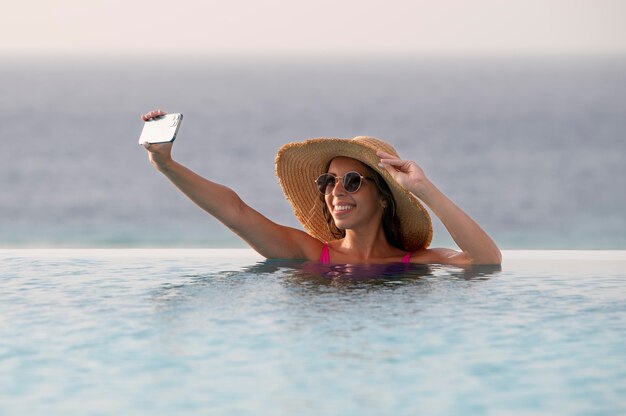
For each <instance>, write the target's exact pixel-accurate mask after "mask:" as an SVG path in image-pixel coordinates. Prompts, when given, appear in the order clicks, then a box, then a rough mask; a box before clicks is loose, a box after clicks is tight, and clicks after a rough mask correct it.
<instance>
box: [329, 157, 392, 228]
mask: <svg viewBox="0 0 626 416" xmlns="http://www.w3.org/2000/svg"><path fill="white" fill-rule="evenodd" d="M347 172H358V173H360V174H361V175H363V176H365V177H370V176H371V175H370V173H369V171H368V169H367V168H366V166H365V165H364V164H363V163H361V162H359V161H358V160H355V159H351V158H348V157H337V158H335V159H333V160H332V161H331V162H330V165H329V166H328V173H331V174H333V175H335V176H340V177H343V175H345V174H346V173H347ZM325 200H326V205H327V207H328V210H329V212H330V214H331V215H332V217H333V219H334V220H335V225H336V226H337V228H339V229H341V230H348V229H355V228H358V227H361V226H364V225H370V226H371V223H372V221H377V222H380V221H381V219H382V215H383V210H384V208H383V202H382V198H381V196H380V194H379V192H378V189H377V188H376V184H375V182H374V181H371V180H367V179H363V182H362V183H361V187H360V188H359V190H358V191H356V192H354V193H349V192H347V191H346V190H345V189H344V187H343V184H342V181H341V180H338V181H337V183H336V184H335V187H334V189H333V190H332V192H331V193H330V194H328V195H326V196H325Z"/></svg>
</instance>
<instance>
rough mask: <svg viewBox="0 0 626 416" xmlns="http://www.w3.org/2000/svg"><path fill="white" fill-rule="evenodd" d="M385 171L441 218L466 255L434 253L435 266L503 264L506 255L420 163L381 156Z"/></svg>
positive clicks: (449, 252)
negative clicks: (503, 256)
mask: <svg viewBox="0 0 626 416" xmlns="http://www.w3.org/2000/svg"><path fill="white" fill-rule="evenodd" d="M376 154H377V155H378V157H380V158H381V160H380V162H381V164H382V166H383V167H385V168H386V169H387V171H388V172H389V173H390V174H391V175H392V176H393V178H394V179H395V180H396V181H397V182H398V183H399V184H400V185H402V186H403V187H404V188H405V189H407V190H409V191H410V192H412V193H413V194H414V195H415V196H417V197H418V198H419V199H421V200H422V201H424V203H425V204H426V205H428V207H429V208H430V209H431V210H432V211H433V212H434V213H435V215H437V217H438V218H439V219H440V220H441V222H442V223H443V225H444V226H445V227H446V229H447V230H448V232H449V233H450V235H451V236H452V238H453V239H454V241H455V242H456V243H457V244H458V246H459V248H460V249H461V250H463V253H459V252H458V251H455V250H450V249H430V250H429V251H430V254H431V256H432V257H433V262H441V263H450V264H494V265H495V264H500V263H501V262H502V254H501V253H500V249H499V248H498V246H497V245H496V244H495V242H494V241H493V240H492V239H491V237H489V235H487V233H486V232H485V231H484V230H483V229H482V228H481V227H480V226H479V225H478V224H477V223H476V222H475V221H474V220H473V219H472V218H471V217H470V216H469V215H467V214H466V213H465V212H464V211H463V210H462V209H461V208H459V207H458V206H457V205H456V204H455V203H454V202H452V200H450V199H449V198H448V197H447V196H446V195H444V194H443V192H441V191H440V190H439V189H438V188H437V187H436V186H435V185H434V184H433V183H432V182H431V181H430V180H428V178H427V177H426V175H425V174H424V171H423V170H422V168H420V167H419V166H418V165H417V163H415V162H412V161H410V160H401V159H398V158H396V157H394V156H393V155H390V154H388V153H385V152H380V151H379V152H377V153H376Z"/></svg>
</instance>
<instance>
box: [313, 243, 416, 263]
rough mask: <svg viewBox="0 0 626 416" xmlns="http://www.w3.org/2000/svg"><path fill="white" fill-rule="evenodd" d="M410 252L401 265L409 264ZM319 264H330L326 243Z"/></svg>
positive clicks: (403, 258)
mask: <svg viewBox="0 0 626 416" xmlns="http://www.w3.org/2000/svg"><path fill="white" fill-rule="evenodd" d="M412 254H413V253H412V252H410V251H409V252H407V253H406V254H405V255H404V257H402V263H410V262H411V255H412ZM320 263H322V264H330V250H329V249H328V243H324V247H322V254H320Z"/></svg>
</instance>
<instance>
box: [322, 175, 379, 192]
mask: <svg viewBox="0 0 626 416" xmlns="http://www.w3.org/2000/svg"><path fill="white" fill-rule="evenodd" d="M339 179H341V184H342V185H343V189H345V190H346V192H348V193H351V194H353V193H355V192H356V191H358V190H359V189H360V188H361V184H362V183H363V179H369V180H370V181H373V180H374V179H372V178H367V177H365V176H363V175H361V174H360V173H359V172H346V174H345V175H343V176H335V175H333V174H332V173H322V174H321V175H320V176H319V177H318V178H317V179H316V180H315V184H316V185H317V189H318V190H319V191H320V193H321V194H322V195H328V194H330V193H331V192H332V191H333V189H335V185H336V184H337V180H339Z"/></svg>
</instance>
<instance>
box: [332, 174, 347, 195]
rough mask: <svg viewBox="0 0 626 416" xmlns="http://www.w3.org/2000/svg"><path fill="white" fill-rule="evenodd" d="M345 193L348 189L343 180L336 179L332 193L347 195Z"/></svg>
mask: <svg viewBox="0 0 626 416" xmlns="http://www.w3.org/2000/svg"><path fill="white" fill-rule="evenodd" d="M341 179H343V178H341ZM345 194H346V189H345V188H344V187H343V180H340V179H339V178H337V180H335V186H334V187H333V192H332V195H333V196H338V195H345Z"/></svg>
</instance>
